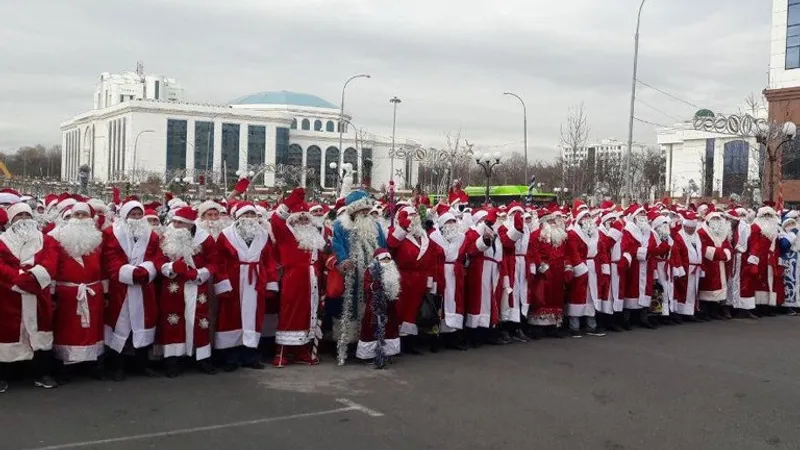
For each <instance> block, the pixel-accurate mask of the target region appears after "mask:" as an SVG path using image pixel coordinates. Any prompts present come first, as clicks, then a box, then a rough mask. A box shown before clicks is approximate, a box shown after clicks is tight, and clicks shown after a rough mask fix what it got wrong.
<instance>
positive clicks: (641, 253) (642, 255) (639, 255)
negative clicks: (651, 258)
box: [636, 247, 647, 261]
mask: <svg viewBox="0 0 800 450" xmlns="http://www.w3.org/2000/svg"><path fill="white" fill-rule="evenodd" d="M636 259H638V260H639V261H645V260H646V259H647V247H639V248H637V249H636Z"/></svg>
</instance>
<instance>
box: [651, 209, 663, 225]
mask: <svg viewBox="0 0 800 450" xmlns="http://www.w3.org/2000/svg"><path fill="white" fill-rule="evenodd" d="M658 217H663V216H662V215H661V213H660V212H659V211H658V208H650V210H648V211H647V220H648V221H650V222H651V223H652V222H654V221H655V220H656V218H658Z"/></svg>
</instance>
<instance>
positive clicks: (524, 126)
mask: <svg viewBox="0 0 800 450" xmlns="http://www.w3.org/2000/svg"><path fill="white" fill-rule="evenodd" d="M503 95H510V96H512V97H515V98H516V99H517V100H519V102H520V103H522V130H523V131H522V132H523V133H525V137H524V140H523V142H524V146H525V184H529V183H530V180H529V179H528V108H527V107H525V101H524V100H522V97H520V96H519V95H517V94H515V93H513V92H503Z"/></svg>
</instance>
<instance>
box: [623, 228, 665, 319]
mask: <svg viewBox="0 0 800 450" xmlns="http://www.w3.org/2000/svg"><path fill="white" fill-rule="evenodd" d="M658 253H659V252H658V245H657V244H656V238H655V236H653V233H652V232H651V231H649V230H648V231H646V232H642V231H641V230H640V229H639V227H638V226H636V224H634V223H633V222H632V221H628V222H627V223H626V224H625V228H624V229H623V231H622V257H623V258H625V260H626V262H627V265H628V271H627V275H626V280H625V288H624V289H623V298H624V306H625V308H626V309H642V308H649V307H650V299H651V297H652V295H653V281H654V274H655V271H654V268H655V267H654V266H655V263H654V262H652V258H653V257H654V256H656V255H657V254H658Z"/></svg>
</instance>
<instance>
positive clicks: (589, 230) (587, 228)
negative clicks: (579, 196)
mask: <svg viewBox="0 0 800 450" xmlns="http://www.w3.org/2000/svg"><path fill="white" fill-rule="evenodd" d="M581 229H582V230H583V232H584V233H586V235H587V236H589V237H595V236H596V235H597V224H595V223H594V221H588V222H583V223H581Z"/></svg>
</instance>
